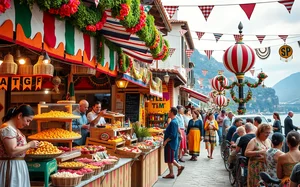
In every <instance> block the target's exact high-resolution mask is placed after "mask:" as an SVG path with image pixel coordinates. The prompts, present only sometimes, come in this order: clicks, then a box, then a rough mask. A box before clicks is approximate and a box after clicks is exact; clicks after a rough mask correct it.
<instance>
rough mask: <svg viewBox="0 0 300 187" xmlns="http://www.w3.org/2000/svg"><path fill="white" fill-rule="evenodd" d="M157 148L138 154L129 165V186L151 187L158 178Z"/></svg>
mask: <svg viewBox="0 0 300 187" xmlns="http://www.w3.org/2000/svg"><path fill="white" fill-rule="evenodd" d="M158 150H159V148H155V149H153V150H151V151H150V152H149V153H147V154H142V155H140V156H139V157H138V158H137V160H134V161H133V164H132V167H131V187H151V186H153V184H154V183H155V182H156V181H157V180H158Z"/></svg>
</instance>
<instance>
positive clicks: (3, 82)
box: [0, 77, 8, 90]
mask: <svg viewBox="0 0 300 187" xmlns="http://www.w3.org/2000/svg"><path fill="white" fill-rule="evenodd" d="M7 85H8V77H0V90H7Z"/></svg>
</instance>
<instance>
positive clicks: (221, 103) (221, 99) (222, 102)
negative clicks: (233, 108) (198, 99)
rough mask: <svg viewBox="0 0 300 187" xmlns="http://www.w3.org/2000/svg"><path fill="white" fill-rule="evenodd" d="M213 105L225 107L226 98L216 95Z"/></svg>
mask: <svg viewBox="0 0 300 187" xmlns="http://www.w3.org/2000/svg"><path fill="white" fill-rule="evenodd" d="M214 103H215V104H216V105H218V106H219V107H223V106H226V105H227V98H226V97H225V96H224V95H217V96H216V97H215V98H214Z"/></svg>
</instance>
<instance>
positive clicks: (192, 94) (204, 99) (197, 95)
mask: <svg viewBox="0 0 300 187" xmlns="http://www.w3.org/2000/svg"><path fill="white" fill-rule="evenodd" d="M180 90H181V91H184V92H187V93H188V94H189V95H190V97H193V98H195V99H197V100H199V101H202V102H204V103H207V102H208V101H209V98H208V97H207V96H206V95H203V94H201V93H199V92H196V91H194V90H192V89H189V88H186V87H181V88H180Z"/></svg>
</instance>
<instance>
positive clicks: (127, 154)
mask: <svg viewBox="0 0 300 187" xmlns="http://www.w3.org/2000/svg"><path fill="white" fill-rule="evenodd" d="M115 153H116V154H118V155H119V157H121V158H122V157H123V158H137V157H139V156H140V155H141V153H132V152H128V151H123V150H122V148H117V149H116V152H115Z"/></svg>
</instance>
